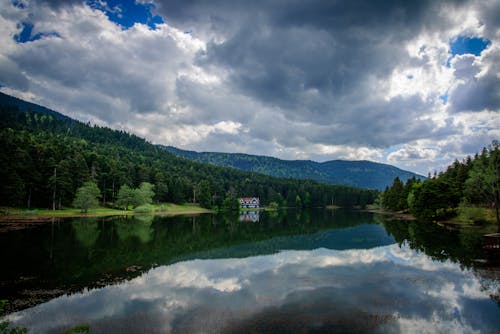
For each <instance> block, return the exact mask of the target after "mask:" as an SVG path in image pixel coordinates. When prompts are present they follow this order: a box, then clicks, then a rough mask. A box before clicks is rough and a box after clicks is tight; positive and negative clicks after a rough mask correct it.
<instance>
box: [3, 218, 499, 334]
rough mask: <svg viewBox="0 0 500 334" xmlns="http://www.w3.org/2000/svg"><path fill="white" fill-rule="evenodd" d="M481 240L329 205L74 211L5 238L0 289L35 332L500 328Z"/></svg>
mask: <svg viewBox="0 0 500 334" xmlns="http://www.w3.org/2000/svg"><path fill="white" fill-rule="evenodd" d="M254 218H255V217H254ZM254 218H253V219H254ZM254 220H255V219H254ZM481 235H482V233H481V231H477V230H472V229H471V230H468V231H449V230H447V229H445V228H442V227H439V226H437V225H433V224H431V225H429V224H423V223H418V222H406V221H386V220H385V218H383V217H381V216H376V215H372V214H370V213H361V212H348V211H327V210H313V211H310V212H293V211H287V212H284V213H280V214H274V215H269V214H268V213H263V214H261V215H260V217H258V221H255V222H250V221H248V222H240V221H239V219H238V217H223V216H212V215H202V216H196V217H176V218H164V217H148V216H142V217H136V218H131V217H128V218H125V217H123V218H104V219H103V218H99V219H73V220H67V221H63V222H59V223H54V224H47V225H44V226H41V227H36V228H30V229H26V230H21V231H12V232H7V233H2V234H0V251H1V252H2V271H1V274H0V298H7V299H9V300H10V301H11V307H13V308H14V309H21V310H20V311H18V312H14V313H11V314H9V315H8V316H7V319H8V320H10V321H12V322H13V323H14V324H15V325H16V326H22V327H27V328H29V329H30V330H31V331H30V332H31V333H61V332H63V331H64V330H66V329H68V328H70V327H72V326H75V325H79V324H88V325H89V326H90V329H91V331H90V332H91V333H321V332H326V333H346V332H347V333H350V332H357V333H412V332H413V333H423V332H428V333H472V332H480V333H497V332H500V307H499V305H500V298H499V293H500V287H499V282H498V281H497V280H495V279H493V278H492V276H494V275H495V274H496V275H497V277H498V273H495V272H492V271H489V270H486V269H485V268H476V266H475V265H474V263H475V262H474V261H473V260H474V259H477V258H479V257H481Z"/></svg>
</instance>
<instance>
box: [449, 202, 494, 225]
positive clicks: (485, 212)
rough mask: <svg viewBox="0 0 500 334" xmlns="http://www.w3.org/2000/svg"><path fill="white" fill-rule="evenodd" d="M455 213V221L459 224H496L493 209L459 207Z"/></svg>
mask: <svg viewBox="0 0 500 334" xmlns="http://www.w3.org/2000/svg"><path fill="white" fill-rule="evenodd" d="M457 211H458V215H457V217H456V220H457V221H458V222H461V223H468V224H477V223H496V218H495V210H493V209H487V208H480V207H472V206H461V207H459V208H458V210H457Z"/></svg>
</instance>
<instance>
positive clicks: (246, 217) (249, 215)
mask: <svg viewBox="0 0 500 334" xmlns="http://www.w3.org/2000/svg"><path fill="white" fill-rule="evenodd" d="M259 219H260V212H259V211H241V212H240V222H250V223H256V222H258V221H259Z"/></svg>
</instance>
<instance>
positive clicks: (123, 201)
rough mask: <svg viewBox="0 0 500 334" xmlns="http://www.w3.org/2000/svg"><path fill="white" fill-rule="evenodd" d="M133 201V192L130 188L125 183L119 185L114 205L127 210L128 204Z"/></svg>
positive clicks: (131, 203)
mask: <svg viewBox="0 0 500 334" xmlns="http://www.w3.org/2000/svg"><path fill="white" fill-rule="evenodd" d="M134 203H135V192H134V190H133V189H132V188H130V187H129V186H127V185H126V184H124V185H122V186H121V187H120V190H118V195H117V197H116V206H118V207H119V208H123V210H127V209H128V207H129V206H130V205H133V204H134Z"/></svg>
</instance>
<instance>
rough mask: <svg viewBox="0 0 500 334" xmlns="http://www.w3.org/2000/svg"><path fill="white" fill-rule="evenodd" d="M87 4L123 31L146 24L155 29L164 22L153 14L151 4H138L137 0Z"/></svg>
mask: <svg viewBox="0 0 500 334" xmlns="http://www.w3.org/2000/svg"><path fill="white" fill-rule="evenodd" d="M87 4H88V5H89V6H90V7H92V8H94V9H98V10H101V11H103V12H104V13H105V14H106V15H107V16H108V18H109V20H111V21H113V22H115V23H116V24H119V25H120V26H122V27H123V28H124V29H128V28H130V27H132V26H133V25H134V24H135V23H142V24H146V25H148V26H149V27H150V28H151V29H155V28H156V24H160V23H163V22H164V21H163V18H162V17H161V16H158V15H154V14H153V11H154V9H155V5H154V4H153V3H140V2H138V1H137V0H121V1H118V0H106V1H104V0H88V1H87Z"/></svg>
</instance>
